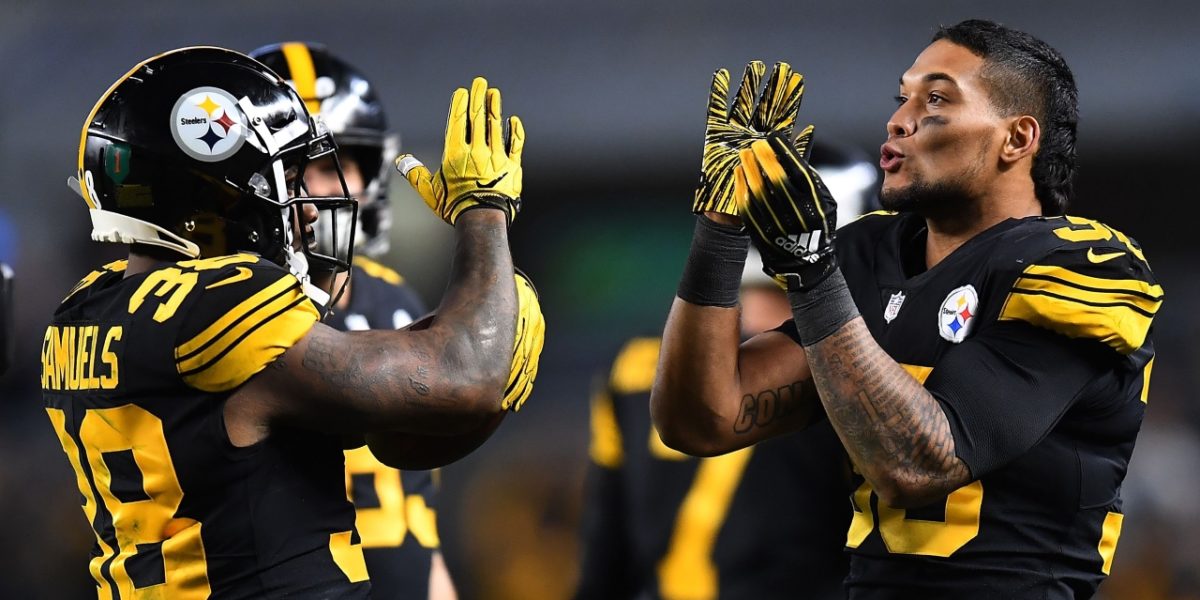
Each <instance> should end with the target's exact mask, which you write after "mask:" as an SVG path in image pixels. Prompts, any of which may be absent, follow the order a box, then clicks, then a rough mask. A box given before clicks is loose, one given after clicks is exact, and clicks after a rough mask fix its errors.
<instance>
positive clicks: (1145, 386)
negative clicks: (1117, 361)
mask: <svg viewBox="0 0 1200 600" xmlns="http://www.w3.org/2000/svg"><path fill="white" fill-rule="evenodd" d="M1153 370H1154V359H1153V358H1151V359H1150V360H1149V362H1147V363H1146V367H1145V368H1143V369H1142V394H1141V400H1142V404H1147V403H1149V402H1150V372H1151V371H1153Z"/></svg>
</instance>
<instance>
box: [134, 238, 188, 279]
mask: <svg viewBox="0 0 1200 600" xmlns="http://www.w3.org/2000/svg"><path fill="white" fill-rule="evenodd" d="M187 258H188V257H187V256H184V255H182V254H180V253H178V252H175V251H173V250H167V249H166V248H159V247H157V246H146V245H143V244H138V245H134V246H130V247H129V265H128V266H127V267H125V277H132V276H134V275H137V274H138V273H144V272H146V271H149V270H150V269H153V268H154V267H155V266H157V265H159V264H160V263H165V262H178V261H181V260H187Z"/></svg>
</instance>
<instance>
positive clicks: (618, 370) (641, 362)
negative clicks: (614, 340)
mask: <svg viewBox="0 0 1200 600" xmlns="http://www.w3.org/2000/svg"><path fill="white" fill-rule="evenodd" d="M661 346H662V340H660V339H658V338H635V339H633V340H631V341H630V342H629V343H628V344H626V345H625V348H623V349H622V350H621V353H620V354H618V355H617V360H616V361H614V362H613V370H612V377H610V378H609V384H608V385H609V387H610V388H612V391H613V393H615V394H637V393H641V392H648V391H650V388H651V387H653V386H654V372H655V370H656V369H657V368H658V352H659V348H660V347H661Z"/></svg>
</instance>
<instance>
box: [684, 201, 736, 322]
mask: <svg viewBox="0 0 1200 600" xmlns="http://www.w3.org/2000/svg"><path fill="white" fill-rule="evenodd" d="M749 251H750V235H749V234H747V233H745V232H744V231H742V229H741V228H740V227H732V226H729V225H722V224H720V223H716V222H714V221H712V220H711V219H709V218H708V217H705V216H704V215H697V216H696V229H695V231H694V232H692V250H691V252H690V253H688V259H687V264H686V265H684V267H683V276H682V277H680V278H679V290H678V291H677V292H676V295H678V296H679V298H680V299H682V300H685V301H687V302H690V303H692V304H698V305H700V306H724V307H730V306H737V303H738V289H739V288H740V287H741V285H742V269H744V268H745V264H746V254H747V253H748V252H749Z"/></svg>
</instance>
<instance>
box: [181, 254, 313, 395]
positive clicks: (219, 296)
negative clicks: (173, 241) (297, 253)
mask: <svg viewBox="0 0 1200 600" xmlns="http://www.w3.org/2000/svg"><path fill="white" fill-rule="evenodd" d="M238 256H239V257H245V260H240V261H239V260H237V258H238V257H222V258H219V259H208V260H207V261H187V262H185V263H180V266H182V267H185V268H186V267H189V266H190V267H191V268H193V269H195V270H196V271H197V274H198V276H199V281H198V286H197V287H198V288H199V289H198V291H199V292H200V293H199V294H194V298H189V305H188V306H187V307H186V312H185V319H184V321H183V323H182V325H181V327H180V330H179V331H178V333H177V343H178V345H177V346H176V347H175V363H176V370H177V371H178V372H179V375H180V377H182V378H183V380H184V382H185V383H187V384H188V385H189V386H192V387H194V388H196V389H200V390H204V391H207V392H220V391H226V390H231V389H233V388H236V387H237V386H239V385H241V384H243V383H245V382H246V380H248V379H249V378H250V377H252V376H253V375H254V374H255V373H258V372H259V371H261V370H263V369H264V368H266V366H267V365H269V364H270V363H271V362H272V361H274V360H275V359H276V358H277V357H278V356H279V355H280V354H283V353H284V351H286V350H287V349H288V348H291V347H292V346H293V345H295V343H296V342H297V341H299V340H300V339H301V338H303V337H304V336H305V335H306V334H307V333H308V331H309V329H311V328H312V326H313V324H315V323H316V322H317V321H318V320H319V318H320V315H319V314H318V312H317V309H316V307H315V306H314V305H313V303H312V302H311V301H310V300H309V299H308V297H307V296H306V295H305V294H304V291H303V289H302V287H301V285H300V281H299V280H298V279H296V277H295V276H293V275H292V274H291V273H289V272H287V271H286V270H284V269H283V268H281V267H279V266H277V265H274V264H272V263H267V262H265V261H259V260H257V258H256V257H253V256H249V255H238ZM189 263H195V264H189Z"/></svg>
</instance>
